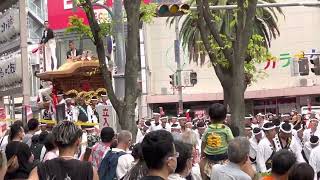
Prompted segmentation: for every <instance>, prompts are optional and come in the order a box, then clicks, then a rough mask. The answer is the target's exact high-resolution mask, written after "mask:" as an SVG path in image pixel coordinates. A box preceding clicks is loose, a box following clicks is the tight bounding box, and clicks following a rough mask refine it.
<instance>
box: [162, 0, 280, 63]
mask: <svg viewBox="0 0 320 180" xmlns="http://www.w3.org/2000/svg"><path fill="white" fill-rule="evenodd" d="M235 3H236V2H235V1H234V0H215V1H214V2H213V3H212V4H211V5H230V4H235ZM258 3H261V4H262V3H276V1H275V0H259V1H258ZM190 4H191V5H195V0H191V1H190ZM212 13H215V14H216V16H217V18H218V19H220V20H218V21H219V22H220V23H219V24H218V27H220V28H219V29H220V33H221V34H225V35H228V36H233V33H234V29H233V28H234V22H235V16H234V11H231V10H220V11H217V10H215V11H212ZM278 15H283V12H282V10H281V8H279V7H278V8H259V9H257V13H256V16H255V23H254V31H253V34H258V35H261V36H262V37H263V38H264V46H265V47H266V48H269V47H270V45H271V40H272V39H275V38H276V37H277V36H280V31H279V28H278V25H277V22H278ZM196 18H197V16H195V15H194V14H192V13H190V14H188V15H187V16H186V17H179V18H178V21H180V20H183V22H182V26H181V29H180V32H179V38H180V40H181V42H182V47H183V49H184V50H185V51H187V52H188V54H189V61H190V62H191V61H194V62H196V63H198V62H199V60H200V65H202V64H203V63H204V62H205V57H206V52H205V48H204V46H203V45H202V43H201V41H202V40H201V36H200V32H199V29H198V27H197V22H196V20H197V19H196ZM174 21H175V18H174V17H169V18H168V19H167V23H168V24H170V25H172V24H173V23H174Z"/></svg>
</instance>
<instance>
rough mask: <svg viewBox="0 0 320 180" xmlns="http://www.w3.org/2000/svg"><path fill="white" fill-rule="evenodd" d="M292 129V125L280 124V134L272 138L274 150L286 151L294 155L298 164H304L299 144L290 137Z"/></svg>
mask: <svg viewBox="0 0 320 180" xmlns="http://www.w3.org/2000/svg"><path fill="white" fill-rule="evenodd" d="M292 129H293V125H292V124H291V123H288V122H283V123H281V125H280V132H279V133H278V134H277V135H276V137H275V138H274V143H275V145H276V150H277V151H279V150H281V149H288V150H290V151H292V152H293V153H294V154H295V155H296V158H297V161H298V162H305V160H304V158H303V157H302V154H301V149H300V146H299V142H298V141H297V140H296V138H294V137H292Z"/></svg>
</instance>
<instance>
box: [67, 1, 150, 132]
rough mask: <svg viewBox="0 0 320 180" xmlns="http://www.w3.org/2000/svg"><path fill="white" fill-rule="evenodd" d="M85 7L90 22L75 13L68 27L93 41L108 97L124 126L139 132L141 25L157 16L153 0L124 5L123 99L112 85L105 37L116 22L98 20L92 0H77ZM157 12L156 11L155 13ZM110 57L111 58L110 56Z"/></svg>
mask: <svg viewBox="0 0 320 180" xmlns="http://www.w3.org/2000/svg"><path fill="white" fill-rule="evenodd" d="M74 1H75V3H76V4H77V5H79V6H81V7H82V8H83V10H84V11H85V13H86V16H87V19H88V21H89V26H87V25H84V24H83V20H81V19H79V18H78V17H76V16H72V17H70V21H69V22H70V27H69V29H68V30H67V31H69V32H70V31H72V32H77V33H79V34H80V36H87V37H89V38H90V39H91V40H92V42H93V43H94V45H95V46H96V51H97V55H98V59H99V63H100V69H101V72H102V76H103V78H104V81H105V84H106V89H107V92H108V97H109V99H110V101H111V103H112V105H113V107H114V109H115V111H116V113H117V116H118V120H119V124H120V126H121V129H126V130H129V131H131V132H132V133H133V135H134V136H135V135H136V132H137V126H136V124H135V121H134V117H135V107H136V99H137V98H138V97H139V96H140V93H141V88H140V85H139V83H138V82H137V80H138V75H139V71H140V57H139V26H140V22H141V21H145V22H151V21H152V18H153V17H154V16H155V8H156V6H155V5H154V4H150V5H144V4H142V5H141V0H124V1H123V4H124V8H125V12H126V15H127V29H128V32H127V39H126V44H127V46H128V47H130V48H126V64H125V96H124V99H119V98H117V97H116V95H115V92H114V90H113V86H112V75H111V72H110V71H109V70H108V68H107V62H106V52H105V45H104V42H103V39H104V37H105V36H106V35H112V31H111V29H112V28H111V26H112V24H113V23H115V22H102V23H100V24H98V22H97V19H96V18H95V15H94V10H93V5H92V4H93V2H95V1H91V0H74ZM152 12H154V13H152ZM108 60H110V59H109V58H108Z"/></svg>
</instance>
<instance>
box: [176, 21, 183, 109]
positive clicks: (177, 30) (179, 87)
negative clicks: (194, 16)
mask: <svg viewBox="0 0 320 180" xmlns="http://www.w3.org/2000/svg"><path fill="white" fill-rule="evenodd" d="M175 21H176V22H175V32H176V39H175V40H174V55H175V56H174V57H175V61H176V63H177V76H178V82H177V83H178V84H177V85H178V96H179V100H178V107H179V108H178V114H181V113H183V100H182V82H181V80H182V79H181V71H182V69H181V59H180V40H179V18H178V17H176V18H175Z"/></svg>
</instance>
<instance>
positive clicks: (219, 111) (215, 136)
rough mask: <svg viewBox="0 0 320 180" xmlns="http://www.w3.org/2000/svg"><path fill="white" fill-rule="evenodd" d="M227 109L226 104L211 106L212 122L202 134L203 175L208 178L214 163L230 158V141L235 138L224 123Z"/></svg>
mask: <svg viewBox="0 0 320 180" xmlns="http://www.w3.org/2000/svg"><path fill="white" fill-rule="evenodd" d="M226 115H227V110H226V108H225V107H224V105H222V104H219V103H215V104H213V105H211V106H210V108H209V116H210V120H211V124H210V125H209V126H208V128H207V129H206V131H205V132H204V134H203V136H202V145H201V159H203V161H202V163H201V164H200V168H201V170H202V171H201V172H203V174H202V177H203V179H206V178H207V177H210V175H211V169H212V165H214V164H217V163H223V162H224V161H225V160H227V159H228V156H227V148H228V143H229V142H230V141H231V140H232V139H233V134H232V132H231V129H230V128H229V127H228V126H227V125H225V124H223V122H224V120H225V119H226Z"/></svg>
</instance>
